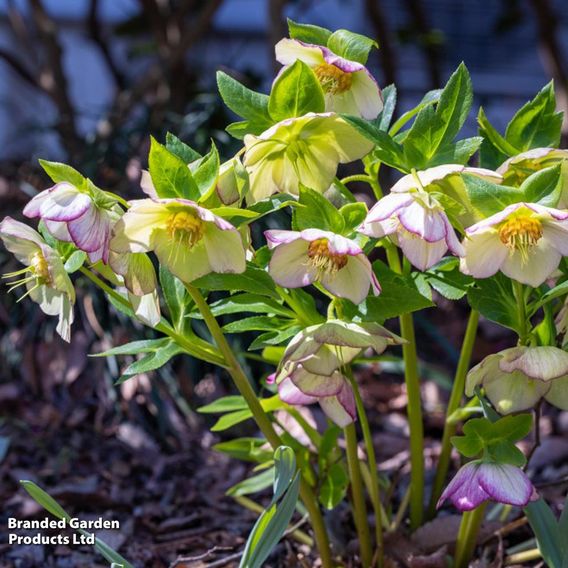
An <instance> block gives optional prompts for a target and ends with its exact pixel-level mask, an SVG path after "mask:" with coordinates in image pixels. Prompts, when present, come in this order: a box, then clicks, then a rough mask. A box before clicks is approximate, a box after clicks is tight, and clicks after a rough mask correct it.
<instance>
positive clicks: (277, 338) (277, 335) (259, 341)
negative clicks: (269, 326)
mask: <svg viewBox="0 0 568 568" xmlns="http://www.w3.org/2000/svg"><path fill="white" fill-rule="evenodd" d="M301 330H302V326H299V325H292V326H290V327H288V328H286V329H281V330H276V331H267V332H265V333H262V334H261V335H259V336H257V338H256V339H255V340H254V341H253V342H252V343H251V344H250V345H249V350H251V351H253V350H255V349H262V348H263V347H266V346H267V345H280V344H281V343H284V342H285V341H287V340H288V339H290V338H291V337H293V336H294V335H296V334H297V333H298V332H299V331H301Z"/></svg>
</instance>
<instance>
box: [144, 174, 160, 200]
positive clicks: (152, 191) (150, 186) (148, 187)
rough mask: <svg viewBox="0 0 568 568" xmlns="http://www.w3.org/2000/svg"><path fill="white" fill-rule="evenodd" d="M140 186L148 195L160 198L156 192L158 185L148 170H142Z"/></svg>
mask: <svg viewBox="0 0 568 568" xmlns="http://www.w3.org/2000/svg"><path fill="white" fill-rule="evenodd" d="M140 188H141V189H142V191H143V192H144V193H145V194H146V195H147V196H148V197H151V198H152V199H159V197H158V194H157V193H156V187H155V186H154V182H153V181H152V176H151V175H150V172H149V171H148V170H142V175H141V177H140Z"/></svg>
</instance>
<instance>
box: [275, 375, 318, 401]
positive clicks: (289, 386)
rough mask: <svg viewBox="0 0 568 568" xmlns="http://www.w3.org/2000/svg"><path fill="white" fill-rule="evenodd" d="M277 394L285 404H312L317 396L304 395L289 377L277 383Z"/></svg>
mask: <svg viewBox="0 0 568 568" xmlns="http://www.w3.org/2000/svg"><path fill="white" fill-rule="evenodd" d="M278 396H279V397H280V400H282V401H283V402H285V403H287V404H313V403H314V402H317V400H318V399H317V397H315V396H308V395H305V394H304V393H303V392H302V391H301V390H300V389H299V388H298V387H297V386H296V385H295V384H294V383H293V382H292V381H291V380H290V379H284V380H283V381H282V382H281V383H280V384H279V385H278Z"/></svg>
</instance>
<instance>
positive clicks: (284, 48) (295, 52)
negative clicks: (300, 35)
mask: <svg viewBox="0 0 568 568" xmlns="http://www.w3.org/2000/svg"><path fill="white" fill-rule="evenodd" d="M274 51H275V53H276V61H278V63H282V65H291V64H292V63H294V62H295V61H297V60H300V61H303V62H304V63H306V64H307V65H309V66H310V67H315V66H316V65H321V64H322V63H325V60H324V57H323V53H322V49H321V47H319V46H317V45H313V44H309V43H304V42H302V41H298V40H295V39H288V38H284V39H281V40H280V41H279V42H278V43H277V44H276V45H275V46H274Z"/></svg>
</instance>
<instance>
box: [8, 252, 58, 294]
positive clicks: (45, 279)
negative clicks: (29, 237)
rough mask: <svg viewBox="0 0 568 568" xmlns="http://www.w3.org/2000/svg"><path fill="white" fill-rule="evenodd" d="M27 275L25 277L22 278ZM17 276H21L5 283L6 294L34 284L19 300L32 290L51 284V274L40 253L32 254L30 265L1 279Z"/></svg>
mask: <svg viewBox="0 0 568 568" xmlns="http://www.w3.org/2000/svg"><path fill="white" fill-rule="evenodd" d="M24 275H27V276H24ZM17 276H23V278H19V279H18V280H14V281H12V282H7V285H8V286H10V288H9V289H8V292H11V291H12V290H15V289H16V288H17V287H18V286H24V285H27V284H28V283H30V282H34V281H35V284H34V286H33V287H32V288H30V289H29V290H28V291H27V292H26V293H25V294H24V295H23V296H22V297H21V298H20V299H19V300H18V302H19V301H20V300H22V299H23V298H25V297H26V296H27V295H28V294H29V293H30V292H31V291H32V290H35V289H36V288H37V287H39V286H44V285H46V286H49V285H50V284H51V274H50V273H49V264H48V263H47V260H46V259H45V257H44V256H43V254H42V253H41V252H40V251H37V252H36V253H34V254H33V255H32V256H31V258H30V265H29V266H26V267H25V268H22V269H21V270H16V271H14V272H8V273H6V274H4V275H3V276H2V278H16V277H17Z"/></svg>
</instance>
